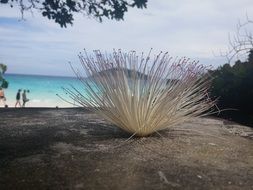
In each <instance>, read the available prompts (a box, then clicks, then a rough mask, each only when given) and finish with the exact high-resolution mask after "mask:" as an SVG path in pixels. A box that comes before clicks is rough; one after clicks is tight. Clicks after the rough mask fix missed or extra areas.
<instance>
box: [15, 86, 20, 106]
mask: <svg viewBox="0 0 253 190" xmlns="http://www.w3.org/2000/svg"><path fill="white" fill-rule="evenodd" d="M20 93H21V89H19V90H18V92H17V95H16V104H15V108H16V107H17V105H19V107H21V103H20Z"/></svg>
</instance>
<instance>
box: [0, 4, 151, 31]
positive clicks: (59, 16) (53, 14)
mask: <svg viewBox="0 0 253 190" xmlns="http://www.w3.org/2000/svg"><path fill="white" fill-rule="evenodd" d="M147 1H148V0H28V1H25V0H0V3H1V4H9V5H10V6H11V7H13V6H19V8H20V10H21V13H22V17H23V15H24V12H26V11H33V10H39V11H40V12H41V14H42V16H44V17H47V18H48V19H52V20H54V21H55V22H56V23H58V24H59V25H60V26H61V27H67V25H69V24H71V25H72V24H73V20H74V17H73V14H74V13H81V14H84V15H86V16H90V17H93V18H95V19H98V20H99V21H100V22H102V20H103V19H104V18H107V19H114V20H123V18H124V14H125V12H127V11H128V8H129V7H130V8H131V7H137V8H141V9H142V8H146V6H147Z"/></svg>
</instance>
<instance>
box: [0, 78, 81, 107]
mask: <svg viewBox="0 0 253 190" xmlns="http://www.w3.org/2000/svg"><path fill="white" fill-rule="evenodd" d="M4 77H5V78H6V80H7V81H8V82H9V87H8V88H7V89H5V96H6V98H7V101H6V103H7V104H8V106H9V107H14V105H15V102H16V94H17V91H18V89H22V90H24V89H26V90H29V91H30V92H29V93H27V98H28V99H30V101H29V102H27V104H26V105H27V106H26V107H56V106H58V107H73V106H74V105H72V104H75V102H74V101H73V100H71V99H70V98H68V97H67V95H66V94H65V92H64V91H63V89H62V87H65V88H68V87H70V85H73V86H75V87H76V88H77V89H79V90H82V85H81V83H80V81H78V79H76V78H72V77H58V76H40V75H20V74H6V75H5V76H4ZM82 93H85V92H82ZM56 94H59V95H60V96H62V97H64V98H67V100H68V101H70V102H71V103H72V104H69V103H67V102H65V101H63V100H62V99H61V98H59V97H58V96H57V95H56ZM1 106H2V105H1Z"/></svg>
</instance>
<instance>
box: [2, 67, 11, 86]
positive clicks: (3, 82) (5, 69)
mask: <svg viewBox="0 0 253 190" xmlns="http://www.w3.org/2000/svg"><path fill="white" fill-rule="evenodd" d="M6 71H7V66H6V65H5V64H2V63H0V87H2V88H8V85H9V83H8V81H6V80H5V79H4V78H3V75H4V73H5V72H6Z"/></svg>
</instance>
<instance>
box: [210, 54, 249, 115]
mask: <svg viewBox="0 0 253 190" xmlns="http://www.w3.org/2000/svg"><path fill="white" fill-rule="evenodd" d="M210 72H211V74H212V75H213V76H214V79H213V83H212V88H211V95H212V97H214V98H219V99H218V106H219V107H220V108H222V109H224V108H225V109H226V108H235V109H238V110H240V111H242V112H244V113H250V114H252V113H253V49H251V50H250V52H249V56H248V60H247V61H245V62H241V61H239V60H238V61H236V62H235V64H234V65H233V66H230V65H229V64H225V65H223V66H222V67H220V68H218V69H217V70H215V71H210Z"/></svg>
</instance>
